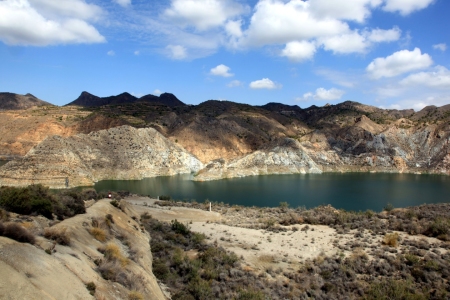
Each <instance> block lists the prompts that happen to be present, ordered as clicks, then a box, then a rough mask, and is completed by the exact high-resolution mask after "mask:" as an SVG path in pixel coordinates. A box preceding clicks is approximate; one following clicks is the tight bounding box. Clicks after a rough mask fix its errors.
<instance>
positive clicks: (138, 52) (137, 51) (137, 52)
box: [133, 50, 141, 55]
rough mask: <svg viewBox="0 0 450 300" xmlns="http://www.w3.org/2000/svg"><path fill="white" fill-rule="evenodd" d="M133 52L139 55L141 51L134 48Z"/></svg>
mask: <svg viewBox="0 0 450 300" xmlns="http://www.w3.org/2000/svg"><path fill="white" fill-rule="evenodd" d="M133 53H134V55H140V54H141V51H139V50H136V51H134V52H133Z"/></svg>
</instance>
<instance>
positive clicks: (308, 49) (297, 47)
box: [281, 41, 316, 62]
mask: <svg viewBox="0 0 450 300" xmlns="http://www.w3.org/2000/svg"><path fill="white" fill-rule="evenodd" d="M315 53H316V46H315V45H314V44H313V43H310V42H307V41H301V42H296V41H295V42H290V43H287V44H286V47H285V48H284V49H283V50H282V51H281V56H285V57H287V58H289V59H290V60H292V61H296V62H300V61H303V60H307V59H311V58H313V56H314V54H315Z"/></svg>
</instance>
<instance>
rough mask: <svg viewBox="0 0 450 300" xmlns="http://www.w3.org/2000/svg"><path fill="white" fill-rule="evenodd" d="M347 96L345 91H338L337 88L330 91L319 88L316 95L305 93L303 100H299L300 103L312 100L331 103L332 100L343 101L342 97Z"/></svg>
mask: <svg viewBox="0 0 450 300" xmlns="http://www.w3.org/2000/svg"><path fill="white" fill-rule="evenodd" d="M344 94H345V91H342V90H338V89H335V88H331V89H329V90H327V89H324V88H318V89H317V90H316V92H315V93H311V92H309V93H305V94H303V98H297V100H298V101H307V100H310V99H314V100H325V101H331V100H338V99H341V97H342V96H343V95H344Z"/></svg>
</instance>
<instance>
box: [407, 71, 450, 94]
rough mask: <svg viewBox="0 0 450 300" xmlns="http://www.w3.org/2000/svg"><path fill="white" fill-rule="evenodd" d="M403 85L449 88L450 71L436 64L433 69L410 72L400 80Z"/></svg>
mask: <svg viewBox="0 0 450 300" xmlns="http://www.w3.org/2000/svg"><path fill="white" fill-rule="evenodd" d="M400 84H401V85H403V86H412V87H414V86H419V85H422V86H427V87H430V88H439V89H450V71H449V70H448V69H447V68H446V67H443V66H436V67H435V68H434V70H433V71H430V72H420V73H415V74H411V75H409V76H408V77H406V78H404V79H403V80H401V81H400Z"/></svg>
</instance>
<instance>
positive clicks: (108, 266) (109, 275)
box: [97, 261, 122, 281]
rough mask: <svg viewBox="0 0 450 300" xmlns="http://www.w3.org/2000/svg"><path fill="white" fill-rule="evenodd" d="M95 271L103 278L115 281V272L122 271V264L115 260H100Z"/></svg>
mask: <svg viewBox="0 0 450 300" xmlns="http://www.w3.org/2000/svg"><path fill="white" fill-rule="evenodd" d="M97 271H98V272H99V273H100V275H101V276H102V277H103V279H106V280H112V281H116V277H117V274H119V272H121V271H122V266H121V265H120V263H119V262H117V261H102V262H101V263H100V265H99V266H98V268H97Z"/></svg>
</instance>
